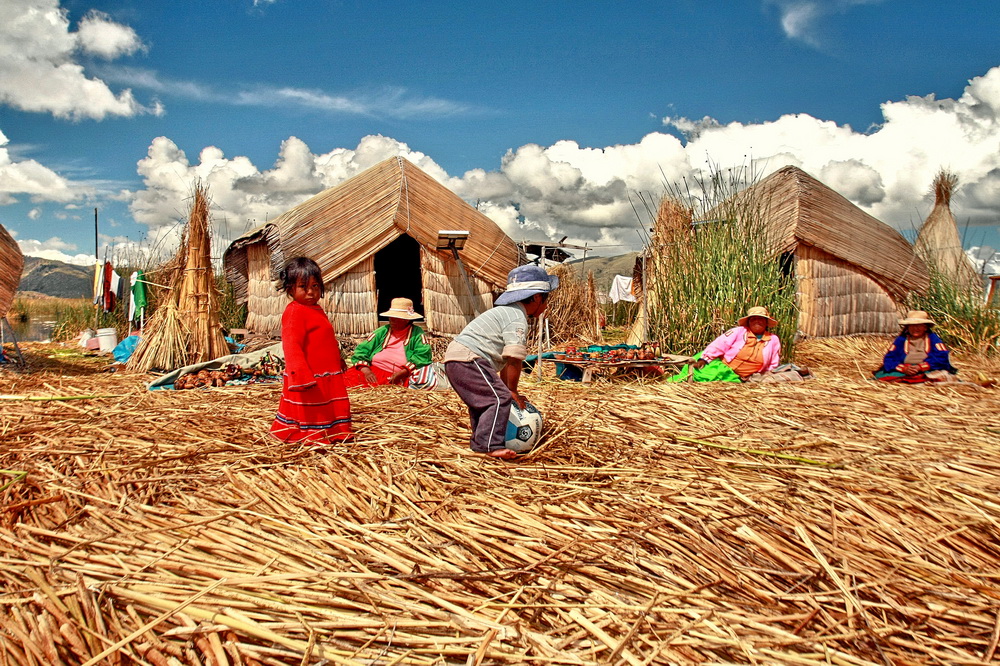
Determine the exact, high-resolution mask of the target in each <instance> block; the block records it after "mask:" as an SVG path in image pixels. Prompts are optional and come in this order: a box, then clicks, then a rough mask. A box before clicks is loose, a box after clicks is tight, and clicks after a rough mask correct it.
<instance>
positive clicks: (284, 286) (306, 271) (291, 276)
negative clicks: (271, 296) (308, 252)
mask: <svg viewBox="0 0 1000 666" xmlns="http://www.w3.org/2000/svg"><path fill="white" fill-rule="evenodd" d="M309 278H313V279H315V280H316V282H317V284H319V295H320V296H321V297H322V296H323V294H324V293H325V292H326V289H325V288H324V287H323V272H322V271H321V270H320V269H319V264H317V263H316V262H315V261H313V260H312V259H310V258H309V257H295V258H294V259H292V260H291V261H289V262H288V263H287V264H285V267H284V268H283V269H281V272H280V273H278V279H279V280H281V286H280V287H278V291H283V292H285V293H286V294H288V295H291V293H292V290H293V289H294V288H295V285H297V284H299V283H300V282H301V283H303V284H305V283H308V282H309Z"/></svg>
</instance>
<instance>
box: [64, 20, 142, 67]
mask: <svg viewBox="0 0 1000 666" xmlns="http://www.w3.org/2000/svg"><path fill="white" fill-rule="evenodd" d="M76 34H77V39H78V41H79V44H80V48H81V49H82V50H83V51H85V52H87V53H92V54H94V55H97V56H100V57H102V58H105V59H107V60H113V59H115V58H117V57H119V56H123V55H132V54H133V53H135V52H136V51H139V50H140V49H143V48H144V45H143V43H142V40H141V39H139V35H137V34H136V32H135V30H133V29H132V28H130V27H128V26H127V25H122V24H120V23H115V22H114V21H112V20H111V17H110V16H108V15H107V14H105V13H103V12H99V11H97V10H96V9H92V10H90V11H89V12H87V14H86V16H84V17H83V19H81V21H80V24H79V26H77V33H76Z"/></svg>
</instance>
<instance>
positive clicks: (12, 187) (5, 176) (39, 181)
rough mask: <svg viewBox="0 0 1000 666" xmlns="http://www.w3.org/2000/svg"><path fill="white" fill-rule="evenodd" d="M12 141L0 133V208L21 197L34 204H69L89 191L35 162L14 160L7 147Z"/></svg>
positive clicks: (85, 187)
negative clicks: (37, 202)
mask: <svg viewBox="0 0 1000 666" xmlns="http://www.w3.org/2000/svg"><path fill="white" fill-rule="evenodd" d="M8 143H9V140H8V139H7V137H6V136H5V135H4V133H3V132H2V131H0V205H8V204H12V203H15V202H16V201H17V196H16V195H19V194H26V195H28V196H29V197H30V198H31V200H32V201H63V202H65V201H70V200H72V199H76V198H78V197H80V196H84V195H86V194H88V193H89V192H90V188H89V187H87V186H84V185H81V184H77V183H72V182H70V181H68V180H66V179H65V178H63V177H62V176H60V175H59V174H57V173H56V172H55V171H52V170H51V169H49V168H47V167H45V166H42V165H41V164H39V163H38V162H36V161H35V160H15V159H14V158H13V157H12V156H11V154H10V151H9V150H8V149H7V148H6V146H7V144H8Z"/></svg>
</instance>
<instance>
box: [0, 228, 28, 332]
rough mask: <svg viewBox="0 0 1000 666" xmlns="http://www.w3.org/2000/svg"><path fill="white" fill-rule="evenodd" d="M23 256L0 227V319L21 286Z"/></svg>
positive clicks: (9, 236)
mask: <svg viewBox="0 0 1000 666" xmlns="http://www.w3.org/2000/svg"><path fill="white" fill-rule="evenodd" d="M23 270H24V255H23V254H21V248H20V246H19V245H18V244H17V241H16V240H14V238H13V237H12V236H11V235H10V234H9V233H8V232H7V230H6V229H4V228H3V226H2V225H0V317H6V316H7V311H8V310H10V306H11V305H13V303H14V294H15V293H17V286H18V285H19V284H21V271H23Z"/></svg>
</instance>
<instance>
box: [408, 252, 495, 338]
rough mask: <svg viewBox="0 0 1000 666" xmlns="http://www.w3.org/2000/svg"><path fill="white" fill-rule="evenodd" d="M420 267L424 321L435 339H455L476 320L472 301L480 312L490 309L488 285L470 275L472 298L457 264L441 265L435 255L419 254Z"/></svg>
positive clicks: (437, 256) (438, 256)
mask: <svg viewBox="0 0 1000 666" xmlns="http://www.w3.org/2000/svg"><path fill="white" fill-rule="evenodd" d="M420 267H421V270H422V272H423V275H424V289H423V299H424V317H425V319H426V320H427V326H426V328H427V330H428V331H430V332H433V333H437V334H439V335H457V334H458V333H461V332H462V329H463V328H465V326H466V324H468V323H469V322H470V321H472V319H473V318H474V317H475V316H476V313H475V309H474V307H473V299H475V303H476V304H477V305H478V306H479V311H480V312H485V311H486V310H488V309H490V308H491V307H493V292H492V291H491V289H490V285H489V284H488V283H486V282H484V281H483V280H480V279H479V278H477V277H475V276H473V275H470V276H469V284H470V286H471V287H472V293H473V297H472V298H470V296H469V290H468V288H467V287H466V286H465V281H464V280H463V279H462V275H461V273H460V272H459V270H458V264H457V263H455V262H454V261H453V260H452V261H445V260H444V259H442V258H441V256H440V255H439V254H438V253H436V252H429V251H427V249H426V248H421V250H420Z"/></svg>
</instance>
